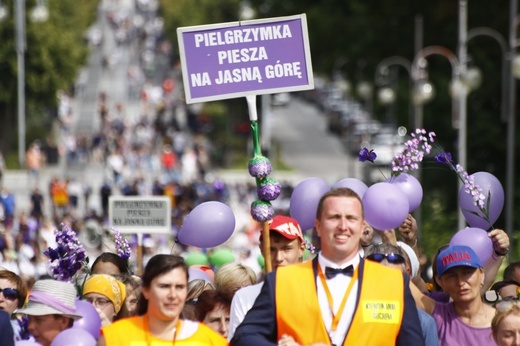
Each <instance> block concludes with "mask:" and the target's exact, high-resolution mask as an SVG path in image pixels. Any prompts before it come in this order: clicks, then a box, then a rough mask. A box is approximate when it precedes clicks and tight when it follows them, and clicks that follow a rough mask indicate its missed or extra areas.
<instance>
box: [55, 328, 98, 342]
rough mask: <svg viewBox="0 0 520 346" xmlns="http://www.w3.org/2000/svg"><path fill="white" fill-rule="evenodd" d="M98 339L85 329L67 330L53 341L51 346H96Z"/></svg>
mask: <svg viewBox="0 0 520 346" xmlns="http://www.w3.org/2000/svg"><path fill="white" fill-rule="evenodd" d="M96 343H97V342H96V339H94V337H93V336H92V335H90V333H89V332H87V331H86V330H83V329H77V328H70V329H65V330H64V331H62V332H61V333H59V334H58V335H56V337H55V338H54V339H53V340H52V342H51V346H96Z"/></svg>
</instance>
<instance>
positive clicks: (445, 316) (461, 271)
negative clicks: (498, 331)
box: [411, 245, 495, 346]
mask: <svg viewBox="0 0 520 346" xmlns="http://www.w3.org/2000/svg"><path fill="white" fill-rule="evenodd" d="M436 265H437V282H438V283H439V285H440V286H441V287H442V289H443V291H444V292H446V293H447V294H448V295H449V296H450V298H451V300H452V301H451V302H449V303H440V302H436V301H434V300H433V299H431V298H430V297H427V296H426V295H424V294H422V293H421V292H420V291H419V290H418V289H417V288H416V287H411V289H412V294H413V295H414V298H415V302H416V304H417V307H419V308H421V309H422V310H424V311H426V312H428V313H429V314H431V315H432V316H433V318H434V319H435V323H436V324H437V332H438V335H439V341H440V343H441V345H480V346H484V345H495V342H494V340H493V336H492V333H491V320H492V319H493V316H494V315H495V309H494V308H493V307H492V306H489V305H487V304H485V303H484V302H483V301H482V298H481V295H480V289H481V288H482V287H483V286H484V280H485V275H484V269H483V265H482V263H481V261H480V259H479V258H478V256H477V254H476V253H475V251H473V249H471V248H470V247H468V246H462V245H455V246H448V247H447V248H446V249H444V250H443V251H441V252H440V253H439V255H438V256H437V261H436ZM412 286H413V285H412Z"/></svg>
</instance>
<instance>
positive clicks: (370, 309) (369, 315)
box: [361, 300, 401, 324]
mask: <svg viewBox="0 0 520 346" xmlns="http://www.w3.org/2000/svg"><path fill="white" fill-rule="evenodd" d="M361 308H362V310H363V322H375V323H391V324H395V323H399V319H400V316H401V303H400V302H399V301H397V300H363V301H362V302H361Z"/></svg>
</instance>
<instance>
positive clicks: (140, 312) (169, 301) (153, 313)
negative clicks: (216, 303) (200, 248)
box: [98, 255, 227, 346]
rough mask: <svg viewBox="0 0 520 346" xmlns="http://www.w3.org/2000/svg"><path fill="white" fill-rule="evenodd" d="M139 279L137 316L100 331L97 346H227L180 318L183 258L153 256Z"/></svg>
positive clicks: (184, 287) (185, 287) (183, 291)
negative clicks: (140, 287) (140, 281)
mask: <svg viewBox="0 0 520 346" xmlns="http://www.w3.org/2000/svg"><path fill="white" fill-rule="evenodd" d="M142 279H143V283H142V290H141V297H140V299H139V303H138V307H137V316H135V317H131V318H125V319H122V320H119V321H117V322H114V323H113V324H111V325H110V326H107V327H104V328H102V335H101V337H100V338H99V341H98V346H104V345H121V346H145V345H146V346H166V345H179V346H182V345H193V346H197V345H200V346H202V345H215V346H220V345H222V346H224V345H227V341H226V339H224V338H223V337H222V336H221V335H219V334H218V333H216V332H214V331H213V330H211V329H210V328H208V327H206V326H205V325H203V324H201V323H199V322H194V321H188V320H182V319H181V312H182V308H183V307H184V303H185V302H186V297H187V294H188V267H187V265H186V264H185V263H184V260H183V259H182V257H179V256H174V255H155V256H154V257H152V258H151V259H150V260H149V261H148V264H147V265H146V268H145V270H144V274H143V277H142Z"/></svg>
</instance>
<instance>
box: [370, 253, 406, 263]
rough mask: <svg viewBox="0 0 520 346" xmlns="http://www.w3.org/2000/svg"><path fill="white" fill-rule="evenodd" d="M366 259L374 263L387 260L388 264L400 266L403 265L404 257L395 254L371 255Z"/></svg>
mask: <svg viewBox="0 0 520 346" xmlns="http://www.w3.org/2000/svg"><path fill="white" fill-rule="evenodd" d="M367 259H369V260H372V261H376V262H382V261H383V260H385V259H386V260H387V261H388V263H392V264H402V263H405V260H404V257H403V256H401V255H398V254H395V253H387V254H382V253H373V254H371V255H368V256H367Z"/></svg>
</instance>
